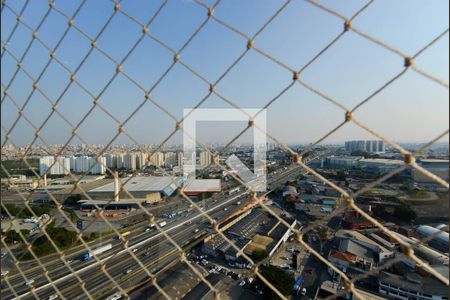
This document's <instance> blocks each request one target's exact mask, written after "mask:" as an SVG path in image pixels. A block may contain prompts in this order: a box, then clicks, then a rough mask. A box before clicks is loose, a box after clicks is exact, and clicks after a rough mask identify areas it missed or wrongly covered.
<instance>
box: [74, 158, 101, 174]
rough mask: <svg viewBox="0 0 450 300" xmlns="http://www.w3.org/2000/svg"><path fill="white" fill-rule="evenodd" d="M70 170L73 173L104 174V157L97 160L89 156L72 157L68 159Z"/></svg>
mask: <svg viewBox="0 0 450 300" xmlns="http://www.w3.org/2000/svg"><path fill="white" fill-rule="evenodd" d="M70 162H71V165H70V169H71V170H72V171H73V172H75V173H85V174H87V173H89V174H105V172H106V166H107V163H106V157H103V156H101V157H99V158H98V160H97V159H96V158H95V157H91V156H73V157H71V159H70Z"/></svg>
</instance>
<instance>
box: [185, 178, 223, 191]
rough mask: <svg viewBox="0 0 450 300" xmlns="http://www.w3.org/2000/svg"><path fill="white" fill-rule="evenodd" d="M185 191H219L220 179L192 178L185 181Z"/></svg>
mask: <svg viewBox="0 0 450 300" xmlns="http://www.w3.org/2000/svg"><path fill="white" fill-rule="evenodd" d="M183 190H184V191H185V192H219V191H220V179H205V180H193V181H191V182H190V183H186V186H185V187H184V188H183Z"/></svg>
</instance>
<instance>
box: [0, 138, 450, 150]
mask: <svg viewBox="0 0 450 300" xmlns="http://www.w3.org/2000/svg"><path fill="white" fill-rule="evenodd" d="M360 140H365V139H360ZM374 140H376V139H374ZM346 141H356V140H353V139H352V140H346ZM346 141H342V142H328V143H324V144H318V145H316V146H335V145H339V146H340V145H344V143H345V142H346ZM393 142H394V143H396V144H399V145H424V144H427V143H428V142H398V141H393ZM204 144H205V145H217V146H225V145H226V144H225V143H218V142H209V143H204ZM267 144H270V145H278V146H281V145H279V144H277V143H270V142H269V143H267ZM285 144H286V145H288V146H291V145H292V146H308V145H311V143H302V142H297V143H285ZM385 144H386V145H387V146H388V147H389V145H388V144H387V143H386V142H385ZM9 145H12V144H10V143H7V144H6V145H5V146H2V148H3V147H8V146H9ZM28 145H29V144H24V145H15V146H16V147H27V146H28ZM61 145H64V144H39V143H35V144H33V147H42V146H61ZM68 145H70V146H81V145H88V146H105V144H83V143H76V144H75V143H69V144H68ZM138 145H146V146H159V144H156V143H142V144H131V143H130V144H126V143H124V144H120V143H118V144H115V143H113V144H111V145H110V147H111V146H138ZM182 145H183V144H182V143H176V144H165V145H164V146H182ZM252 145H253V144H252V143H239V146H252ZM164 146H162V147H164ZM235 146H236V145H235ZM442 146H450V143H449V142H448V141H440V142H436V143H434V144H433V145H432V147H442ZM13 147H14V145H13Z"/></svg>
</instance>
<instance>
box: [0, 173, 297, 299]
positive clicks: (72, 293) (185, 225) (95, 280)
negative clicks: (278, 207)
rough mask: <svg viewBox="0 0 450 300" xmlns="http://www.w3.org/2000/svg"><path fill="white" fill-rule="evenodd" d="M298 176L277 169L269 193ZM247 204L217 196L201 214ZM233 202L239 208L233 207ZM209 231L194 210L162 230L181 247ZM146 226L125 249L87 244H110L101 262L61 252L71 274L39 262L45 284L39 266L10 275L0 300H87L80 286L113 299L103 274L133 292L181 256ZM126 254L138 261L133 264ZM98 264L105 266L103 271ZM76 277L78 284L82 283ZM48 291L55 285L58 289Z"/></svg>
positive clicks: (59, 265)
mask: <svg viewBox="0 0 450 300" xmlns="http://www.w3.org/2000/svg"><path fill="white" fill-rule="evenodd" d="M301 172H303V171H302V170H301V168H300V167H298V166H292V167H289V168H287V169H284V170H281V169H280V171H278V172H277V174H274V175H272V176H269V178H268V187H269V190H270V189H272V188H274V187H275V186H278V185H279V184H280V183H282V182H283V180H284V181H286V178H292V176H297V174H299V173H301ZM249 200H250V199H249V196H248V193H247V192H240V193H237V194H235V195H227V193H226V192H221V193H219V194H216V195H214V196H213V197H211V198H209V199H207V200H205V201H204V207H203V208H202V210H203V211H204V212H206V213H207V214H208V215H209V216H211V217H212V218H213V219H215V220H218V221H219V220H223V219H225V218H226V217H227V216H229V215H231V214H233V213H234V212H236V211H237V210H239V209H240V208H242V207H243V206H244V205H246V204H248V202H249ZM238 201H239V202H240V204H239V205H237V202H238ZM225 207H226V208H227V209H226V210H225V209H224V208H225ZM208 226H209V222H208V221H207V220H206V218H205V217H204V216H203V215H202V214H201V213H200V212H199V211H197V210H196V209H195V208H193V209H191V211H190V212H188V213H187V214H184V215H182V216H180V217H178V218H176V219H171V220H167V225H166V226H165V227H164V231H165V232H166V234H168V235H169V236H170V238H171V239H173V240H174V241H175V242H176V244H177V245H179V246H181V247H186V246H188V245H189V244H190V243H192V242H195V241H197V240H200V239H202V238H203V236H204V235H205V234H206V232H207V231H206V228H207V227H208ZM147 227H148V223H141V224H138V225H136V226H134V227H133V228H130V229H131V231H132V234H131V235H129V236H127V240H128V249H126V248H125V246H124V243H123V241H121V240H117V239H112V238H108V239H102V240H101V241H95V242H93V243H92V244H90V247H92V248H95V247H96V246H98V245H102V244H107V243H112V249H111V250H108V251H106V252H105V253H102V254H100V255H99V256H98V259H99V260H100V261H101V262H99V261H97V260H96V259H92V260H90V261H82V259H81V255H82V253H84V252H86V250H85V249H84V247H83V246H80V247H77V248H76V249H70V250H67V251H66V252H65V254H66V260H67V261H70V266H71V267H72V268H73V270H74V272H71V270H69V268H67V266H66V265H65V264H64V263H63V262H62V261H60V260H59V257H58V256H51V257H49V258H45V259H43V260H42V261H43V263H44V265H45V268H46V269H47V270H48V273H47V276H48V277H49V278H50V279H51V282H52V283H49V281H48V279H47V278H46V276H45V275H44V273H43V270H42V269H41V267H40V266H37V267H36V266H34V267H31V268H28V269H24V270H23V271H24V272H25V278H24V276H22V275H21V274H9V275H8V278H7V280H8V283H9V284H6V282H3V286H2V298H4V299H13V298H17V297H20V298H22V299H35V298H36V296H37V298H39V299H48V298H50V297H51V296H53V295H58V296H59V298H67V299H86V298H88V295H86V293H85V292H84V290H83V289H82V288H81V284H82V283H83V284H84V289H86V290H87V291H88V292H89V294H90V295H91V296H93V297H94V298H98V297H101V296H102V295H103V297H104V295H112V294H114V293H115V292H116V291H117V289H115V288H114V287H115V285H114V284H113V282H112V280H111V279H110V278H108V276H107V274H109V276H110V277H112V278H113V279H114V280H115V281H116V283H118V284H120V285H121V287H122V288H124V289H129V288H132V287H133V286H135V285H136V284H137V283H139V282H142V281H143V280H146V279H147V278H148V273H147V272H146V271H145V270H147V271H148V272H150V273H152V274H155V273H156V272H158V271H159V270H161V269H162V268H163V267H164V266H166V265H168V264H169V263H170V262H173V261H175V260H176V259H177V257H179V255H180V254H179V251H178V249H177V247H175V245H173V244H172V243H171V242H169V240H168V239H167V238H166V237H165V236H164V235H163V234H162V233H161V232H159V231H158V230H156V229H152V230H150V231H146V230H145V229H146V228H147ZM130 229H127V230H130ZM129 251H131V252H132V253H133V254H134V255H135V256H136V257H137V260H136V259H135V258H133V257H132V255H131V254H130V252H129ZM101 264H103V265H104V267H103V268H102V267H101ZM142 266H145V268H143V267H142ZM105 271H106V272H105ZM75 274H76V275H77V276H78V277H79V278H80V279H81V282H80V281H79V279H78V278H77V276H75ZM30 280H33V281H34V282H33V283H32V284H31V285H29V286H28V285H26V282H27V281H30ZM3 281H5V280H3ZM10 286H12V289H11V288H10ZM53 286H56V288H57V290H55V288H54V287H53ZM31 287H33V292H34V293H33V292H32V291H31V289H30V288H31Z"/></svg>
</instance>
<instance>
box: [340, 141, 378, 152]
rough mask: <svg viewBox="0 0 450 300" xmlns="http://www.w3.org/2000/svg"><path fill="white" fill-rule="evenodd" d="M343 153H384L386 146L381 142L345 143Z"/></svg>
mask: <svg viewBox="0 0 450 300" xmlns="http://www.w3.org/2000/svg"><path fill="white" fill-rule="evenodd" d="M345 151H346V152H348V153H352V152H353V151H363V152H369V153H384V152H386V146H385V144H384V142H383V141H376V140H374V141H347V142H345Z"/></svg>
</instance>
